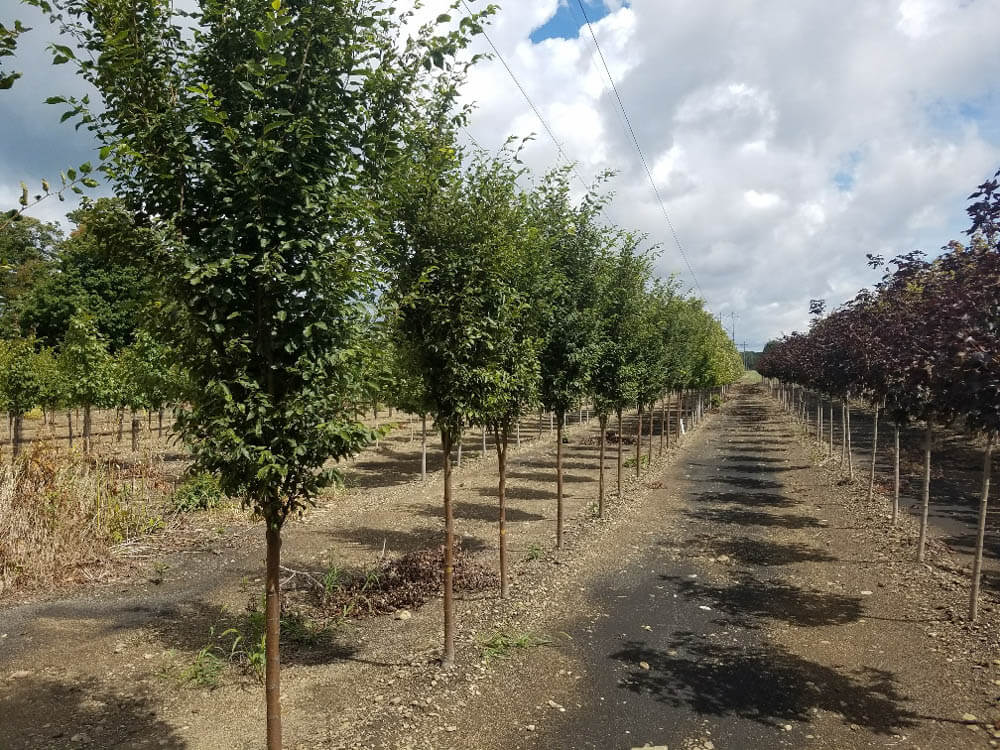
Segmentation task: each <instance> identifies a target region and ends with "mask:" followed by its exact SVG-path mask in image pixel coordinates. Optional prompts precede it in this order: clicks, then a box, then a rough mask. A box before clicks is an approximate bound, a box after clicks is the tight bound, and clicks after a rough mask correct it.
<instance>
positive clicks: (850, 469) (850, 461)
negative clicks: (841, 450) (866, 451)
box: [845, 395, 854, 482]
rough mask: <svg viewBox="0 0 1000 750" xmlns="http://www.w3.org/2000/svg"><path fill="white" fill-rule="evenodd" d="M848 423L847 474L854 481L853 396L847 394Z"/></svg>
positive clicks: (846, 428) (846, 413) (846, 430)
mask: <svg viewBox="0 0 1000 750" xmlns="http://www.w3.org/2000/svg"><path fill="white" fill-rule="evenodd" d="M845 406H846V412H845V415H846V417H847V425H846V427H845V432H846V433H847V476H848V478H849V479H850V480H851V481H852V482H853V481H854V449H853V446H852V445H851V397H850V395H848V396H847V403H846V405H845Z"/></svg>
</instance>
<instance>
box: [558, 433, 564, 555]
mask: <svg viewBox="0 0 1000 750" xmlns="http://www.w3.org/2000/svg"><path fill="white" fill-rule="evenodd" d="M562 418H563V415H562V414H560V415H559V419H557V420H556V549H562V535H563V472H562V445H563V443H562V431H563V420H562Z"/></svg>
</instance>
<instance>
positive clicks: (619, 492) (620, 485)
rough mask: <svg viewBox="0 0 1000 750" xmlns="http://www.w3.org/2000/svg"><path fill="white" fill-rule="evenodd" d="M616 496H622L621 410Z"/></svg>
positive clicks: (620, 416) (619, 413)
mask: <svg viewBox="0 0 1000 750" xmlns="http://www.w3.org/2000/svg"><path fill="white" fill-rule="evenodd" d="M617 413H618V497H621V496H622V463H623V460H622V410H621V409H619V410H618V412H617Z"/></svg>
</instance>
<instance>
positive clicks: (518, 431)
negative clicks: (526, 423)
mask: <svg viewBox="0 0 1000 750" xmlns="http://www.w3.org/2000/svg"><path fill="white" fill-rule="evenodd" d="M514 431H515V432H516V433H517V447H518V448H520V447H521V420H520V419H518V420H517V426H516V427H515V428H514Z"/></svg>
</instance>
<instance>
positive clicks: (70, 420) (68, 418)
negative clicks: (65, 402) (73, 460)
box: [66, 411, 73, 450]
mask: <svg viewBox="0 0 1000 750" xmlns="http://www.w3.org/2000/svg"><path fill="white" fill-rule="evenodd" d="M66 424H68V425H69V449H70V450H73V412H72V411H68V412H66Z"/></svg>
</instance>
